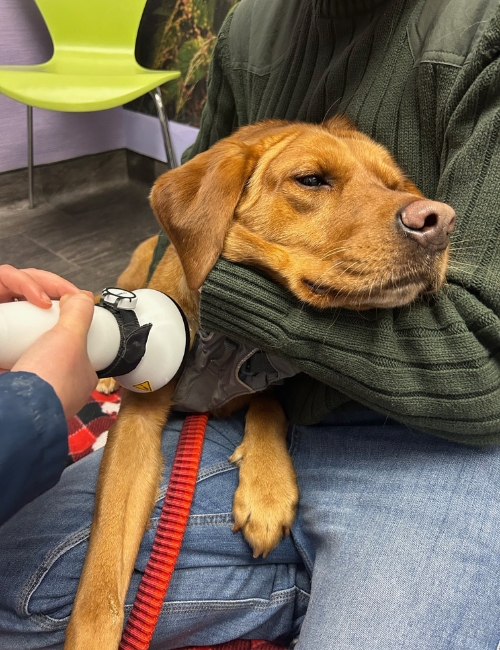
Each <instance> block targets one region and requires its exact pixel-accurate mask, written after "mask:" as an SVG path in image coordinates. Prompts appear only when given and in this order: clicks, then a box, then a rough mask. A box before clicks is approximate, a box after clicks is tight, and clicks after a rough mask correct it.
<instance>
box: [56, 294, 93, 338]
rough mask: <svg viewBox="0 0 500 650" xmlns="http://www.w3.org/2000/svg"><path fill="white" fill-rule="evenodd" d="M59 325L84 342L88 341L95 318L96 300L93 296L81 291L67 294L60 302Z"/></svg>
mask: <svg viewBox="0 0 500 650" xmlns="http://www.w3.org/2000/svg"><path fill="white" fill-rule="evenodd" d="M59 308H60V311H59V321H58V323H57V324H58V325H59V326H62V327H67V328H68V329H70V330H71V331H72V332H73V333H74V334H76V335H77V336H78V337H79V338H81V339H82V340H85V341H86V340H87V334H88V331H89V327H90V325H91V323H92V318H93V317H94V299H93V297H92V294H89V293H88V292H84V291H80V292H79V293H74V294H65V295H64V296H62V297H61V300H60V302H59Z"/></svg>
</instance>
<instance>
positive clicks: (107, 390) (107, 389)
mask: <svg viewBox="0 0 500 650" xmlns="http://www.w3.org/2000/svg"><path fill="white" fill-rule="evenodd" d="M119 388H120V384H119V383H118V382H117V381H116V379H113V377H106V379H99V381H98V382H97V386H96V390H97V391H98V392H99V393H104V395H109V394H111V393H114V392H115V391H117V390H118V389H119Z"/></svg>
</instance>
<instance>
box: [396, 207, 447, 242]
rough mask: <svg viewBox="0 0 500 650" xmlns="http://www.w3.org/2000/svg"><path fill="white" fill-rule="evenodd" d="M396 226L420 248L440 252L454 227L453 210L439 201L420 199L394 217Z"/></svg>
mask: <svg viewBox="0 0 500 650" xmlns="http://www.w3.org/2000/svg"><path fill="white" fill-rule="evenodd" d="M396 218H397V223H398V226H399V227H400V228H401V229H402V230H403V232H404V233H405V234H406V235H407V236H408V237H411V238H412V239H414V240H415V241H416V242H417V243H418V244H420V246H423V247H424V248H428V249H429V250H432V251H440V250H443V249H445V248H446V247H447V246H448V242H449V238H448V236H449V234H450V233H451V231H452V230H453V228H454V227H455V210H454V209H453V208H452V207H450V206H449V205H446V203H440V202H439V201H428V200H427V199H420V200H417V201H413V202H412V203H409V204H408V205H405V207H404V208H401V210H399V212H398V213H397V215H396Z"/></svg>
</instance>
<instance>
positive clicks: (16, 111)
mask: <svg viewBox="0 0 500 650" xmlns="http://www.w3.org/2000/svg"><path fill="white" fill-rule="evenodd" d="M51 54H52V42H51V39H50V35H49V33H48V31H47V28H46V26H45V23H44V21H43V18H42V16H41V15H40V13H39V11H38V8H37V6H36V4H35V2H34V0H0V65H9V64H30V63H31V64H32V63H42V62H43V61H47V59H49V58H50V56H51ZM33 113H34V118H33V119H34V132H35V140H34V143H35V164H37V165H40V164H43V163H50V162H55V161H57V160H65V159H68V158H75V157H77V156H84V155H86V154H90V153H99V152H101V151H110V150H112V149H119V148H121V147H124V146H125V135H124V131H123V110H122V109H121V108H116V109H112V110H109V111H100V112H97V113H56V112H53V111H44V110H39V109H35V110H34V111H33ZM26 137H27V136H26V107H25V106H24V105H23V104H19V103H18V102H15V101H13V100H11V99H9V98H8V97H5V96H3V95H0V172H2V171H7V170H10V169H17V168H20V167H26V165H27V160H26V146H27V144H26Z"/></svg>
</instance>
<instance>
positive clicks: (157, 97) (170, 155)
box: [150, 88, 179, 169]
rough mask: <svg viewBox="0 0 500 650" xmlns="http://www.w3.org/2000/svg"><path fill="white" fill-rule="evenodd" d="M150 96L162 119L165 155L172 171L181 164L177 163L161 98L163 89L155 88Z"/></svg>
mask: <svg viewBox="0 0 500 650" xmlns="http://www.w3.org/2000/svg"><path fill="white" fill-rule="evenodd" d="M150 95H151V97H152V98H153V100H154V103H155V106H156V112H157V113H158V118H159V119H160V124H161V131H162V134H163V142H164V144H165V153H166V154H167V162H168V164H169V167H170V169H174V167H178V166H179V163H178V162H177V158H176V156H175V151H174V147H173V145H172V138H171V137H170V129H169V127H168V118H167V114H166V112H165V106H164V105H163V99H162V97H161V88H155V89H154V90H152V91H151V92H150Z"/></svg>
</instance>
